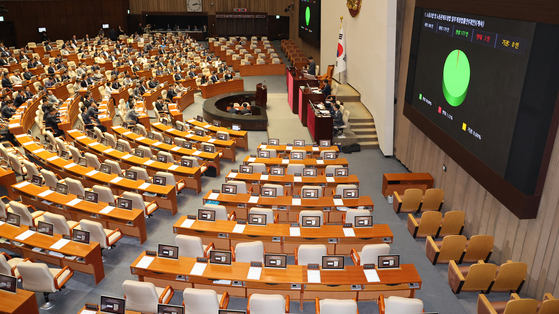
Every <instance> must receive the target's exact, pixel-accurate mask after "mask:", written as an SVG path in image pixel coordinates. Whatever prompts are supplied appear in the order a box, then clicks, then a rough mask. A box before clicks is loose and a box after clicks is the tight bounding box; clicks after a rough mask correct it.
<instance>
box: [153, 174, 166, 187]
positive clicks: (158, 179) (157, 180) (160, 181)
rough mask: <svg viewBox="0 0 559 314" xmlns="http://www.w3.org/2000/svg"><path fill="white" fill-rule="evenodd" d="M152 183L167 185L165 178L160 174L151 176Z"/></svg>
mask: <svg viewBox="0 0 559 314" xmlns="http://www.w3.org/2000/svg"><path fill="white" fill-rule="evenodd" d="M153 184H155V185H161V186H166V185H167V178H165V177H162V176H153Z"/></svg>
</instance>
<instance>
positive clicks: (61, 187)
mask: <svg viewBox="0 0 559 314" xmlns="http://www.w3.org/2000/svg"><path fill="white" fill-rule="evenodd" d="M55 191H56V193H59V194H62V195H68V185H66V184H64V183H60V182H58V183H56V188H55Z"/></svg>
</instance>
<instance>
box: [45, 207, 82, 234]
mask: <svg viewBox="0 0 559 314" xmlns="http://www.w3.org/2000/svg"><path fill="white" fill-rule="evenodd" d="M43 218H44V219H45V221H46V222H50V223H51V224H53V226H54V233H56V234H61V235H65V236H71V235H72V229H74V228H76V227H77V226H79V224H80V223H79V222H77V221H72V220H66V218H65V217H64V216H62V215H58V214H53V213H49V212H46V213H44V214H43Z"/></svg>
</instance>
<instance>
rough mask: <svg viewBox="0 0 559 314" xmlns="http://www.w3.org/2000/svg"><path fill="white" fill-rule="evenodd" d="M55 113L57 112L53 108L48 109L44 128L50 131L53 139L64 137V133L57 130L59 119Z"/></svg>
mask: <svg viewBox="0 0 559 314" xmlns="http://www.w3.org/2000/svg"><path fill="white" fill-rule="evenodd" d="M57 111H58V110H57V109H56V108H55V107H52V108H50V111H49V114H48V115H47V117H46V119H45V127H47V128H51V129H52V131H53V134H54V137H59V136H62V137H64V131H62V130H60V129H59V128H58V124H59V123H60V119H59V118H58V117H57V116H56V112H57Z"/></svg>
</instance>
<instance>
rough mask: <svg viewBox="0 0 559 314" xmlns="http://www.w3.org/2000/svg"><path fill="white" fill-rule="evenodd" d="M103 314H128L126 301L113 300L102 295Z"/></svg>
mask: <svg viewBox="0 0 559 314" xmlns="http://www.w3.org/2000/svg"><path fill="white" fill-rule="evenodd" d="M100 310H101V313H109V314H125V313H126V300H125V299H121V298H113V297H107V296H104V295H102V296H101V306H100Z"/></svg>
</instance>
